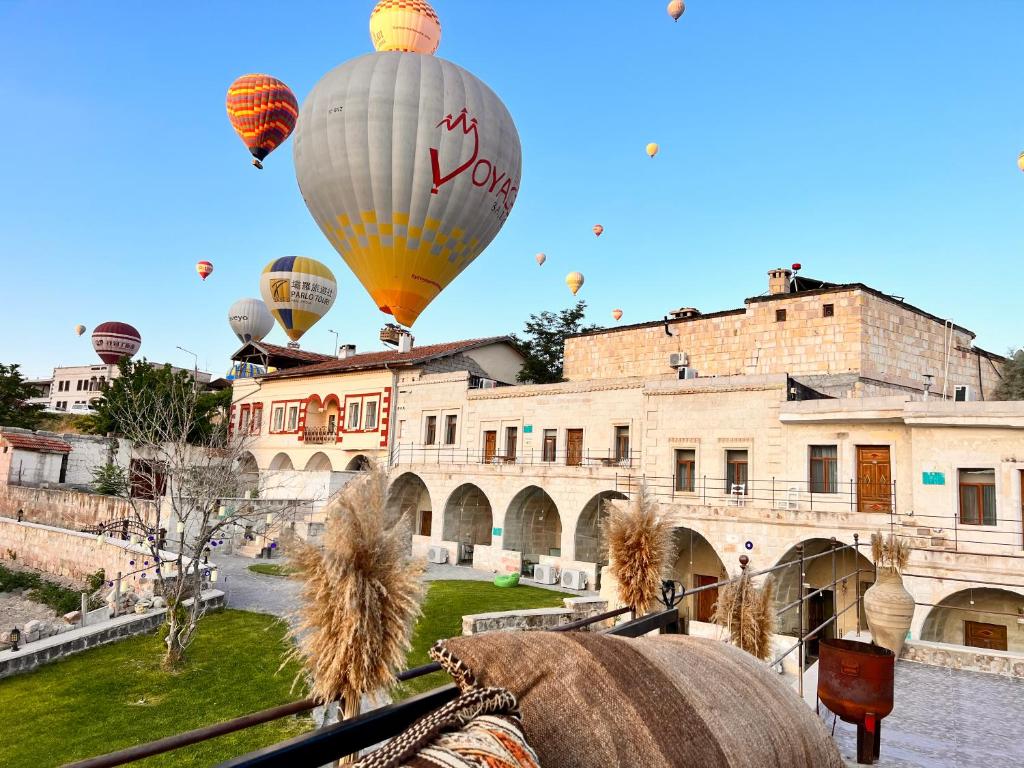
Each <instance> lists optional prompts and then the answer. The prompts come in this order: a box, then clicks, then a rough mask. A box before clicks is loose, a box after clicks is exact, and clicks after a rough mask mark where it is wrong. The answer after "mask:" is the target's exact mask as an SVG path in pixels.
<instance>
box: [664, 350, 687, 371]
mask: <svg viewBox="0 0 1024 768" xmlns="http://www.w3.org/2000/svg"><path fill="white" fill-rule="evenodd" d="M689 362H690V356H689V355H688V354H686V353H685V352H673V353H672V354H671V355H669V356H668V367H669V368H681V367H682V366H684V365H688V364H689Z"/></svg>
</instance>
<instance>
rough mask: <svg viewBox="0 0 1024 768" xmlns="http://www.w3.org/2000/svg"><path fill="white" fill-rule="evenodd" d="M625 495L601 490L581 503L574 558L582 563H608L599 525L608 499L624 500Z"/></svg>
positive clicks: (604, 516)
mask: <svg viewBox="0 0 1024 768" xmlns="http://www.w3.org/2000/svg"><path fill="white" fill-rule="evenodd" d="M625 500H626V495H625V494H622V493H619V492H618V491H602V492H601V493H599V494H597V495H596V496H594V497H593V498H592V499H590V501H588V502H587V503H586V504H584V505H583V511H582V512H580V518H579V520H578V521H577V523H576V537H575V539H576V559H577V560H579V561H581V562H584V563H597V564H598V570H600V566H602V565H608V553H607V552H606V551H604V550H605V547H604V543H603V542H602V541H601V525H602V523H603V522H604V520H605V518H606V516H607V512H608V510H607V504H608V502H610V501H625Z"/></svg>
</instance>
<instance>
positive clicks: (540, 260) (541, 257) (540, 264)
mask: <svg viewBox="0 0 1024 768" xmlns="http://www.w3.org/2000/svg"><path fill="white" fill-rule="evenodd" d="M533 258H534V259H536V261H537V266H538V267H543V266H544V262H545V261H547V260H548V257H547V256H545V255H544V254H543V253H538V254H537V255H536V256H534V257H533Z"/></svg>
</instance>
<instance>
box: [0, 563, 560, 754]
mask: <svg viewBox="0 0 1024 768" xmlns="http://www.w3.org/2000/svg"><path fill="white" fill-rule="evenodd" d="M563 597H564V595H562V594H559V593H557V592H552V591H550V590H546V589H538V588H536V587H526V586H519V587H514V588H511V589H501V588H499V587H495V586H494V585H493V584H490V583H489V582H478V581H435V582H433V583H432V584H431V586H430V590H429V592H428V594H427V599H426V602H425V603H424V613H423V616H422V617H421V619H420V621H419V623H418V624H417V625H416V632H415V635H414V637H413V647H412V651H411V652H410V654H409V663H408V666H410V667H412V666H417V665H420V664H425V663H426V662H428V661H429V658H428V657H427V650H428V649H429V648H430V646H431V645H433V643H434V641H435V640H438V639H439V638H444V637H451V636H453V635H458V634H461V633H462V616H463V615H466V614H471V613H486V612H490V611H501V610H514V609H519V608H542V607H550V606H560V605H562V598H563ZM161 647H162V646H161V643H160V641H159V639H158V638H157V637H156V636H155V635H152V636H145V637H135V638H131V639H129V640H124V641H122V642H119V643H115V644H113V645H108V646H104V647H102V648H97V649H94V650H91V651H86V652H84V653H80V654H77V655H74V656H70V657H68V658H67V659H64V660H62V661H58V662H55V663H53V664H48V665H46V666H44V667H41V668H40V669H39V670H37V671H35V672H31V673H28V674H25V675H18V676H16V677H13V678H8V679H6V680H0V713H2V716H3V720H4V722H3V738H0V766H4V768H22V767H24V768H47V766H55V765H60V764H62V763H64V762H67V761H70V760H78V759H81V758H84V757H90V756H93V755H98V754H102V753H105V752H110V751H113V750H115V749H122V748H124V747H128V746H132V745H134V744H140V743H143V742H147V741H152V740H154V739H158V738H161V737H163V736H169V735H171V734H174V733H180V732H181V731H186V730H190V729H192V728H198V727H200V726H203V725H209V724H212V723H215V722H220V721H223V720H228V719H230V718H232V717H237V716H239V715H243V714H247V713H250V712H256V711H258V710H261V709H266V708H267V707H272V706H275V705H277V704H283V703H285V702H287V701H292V700H294V699H298V698H301V697H302V696H303V695H304V692H303V691H302V690H296V691H295V692H290V690H289V689H290V688H291V684H292V680H293V679H294V677H295V667H294V666H290V667H286V668H285V669H284V670H282V671H280V672H278V671H277V670H278V667H279V666H280V664H281V658H282V656H283V654H284V653H285V651H286V649H287V646H286V643H285V640H284V625H283V623H282V622H280V621H278V620H276V619H274V618H272V617H270V616H266V615H263V614H259V613H248V612H246V611H231V610H229V611H224V612H222V613H216V614H211V615H209V616H208V617H207V618H206V619H204V621H203V625H202V627H201V630H200V633H199V636H198V638H197V639H196V641H195V643H194V644H193V645H192V647H191V648H190V650H189V661H188V663H187V664H186V666H185V668H184V669H183V670H182V671H181V672H179V673H176V674H170V673H166V672H163V671H162V670H161V669H160V658H161ZM446 682H448V677H447V675H445V674H444V673H440V672H438V673H435V674H433V675H428V676H426V677H423V678H420V679H418V680H415V681H412V682H410V683H408V684H406V685H404V686H402V689H401V690H400V691H397V692H396V695H398V696H408V695H412V694H413V693H418V692H420V691H425V690H429V689H430V688H433V687H436V686H438V685H443V684H444V683H446ZM310 725H311V721H310V720H309V719H308V718H306V717H291V718H287V719H285V720H279V721H276V722H273V723H267V724H264V725H261V726H258V727H256V728H250V729H247V730H245V731H243V732H241V733H235V734H229V735H227V736H222V737H220V738H218V739H214V740H212V741H209V742H206V743H204V744H198V745H195V746H191V747H185V748H184V749H180V750H176V751H174V752H170V753H167V754H165V755H162V756H157V757H153V758H149V759H148V760H145V761H141V762H139V763H133V764H132V765H138V766H145V767H146V768H152V767H153V766H176V767H177V766H183V767H192V766H208V765H212V764H215V763H217V762H220V761H222V760H226V759H227V758H229V757H233V756H235V755H239V754H243V753H245V752H249V751H251V750H254V749H257V748H259V747H262V746H264V745H267V744H272V743H274V742H277V741H281V740H282V739H286V738H289V737H291V736H294V735H296V734H298V733H301V732H302V731H303V730H306V729H307V728H309V727H310Z"/></svg>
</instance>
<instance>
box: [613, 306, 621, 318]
mask: <svg viewBox="0 0 1024 768" xmlns="http://www.w3.org/2000/svg"><path fill="white" fill-rule="evenodd" d="M612 318H613V319H615V320H621V319H622V310H621V309H613V310H612Z"/></svg>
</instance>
